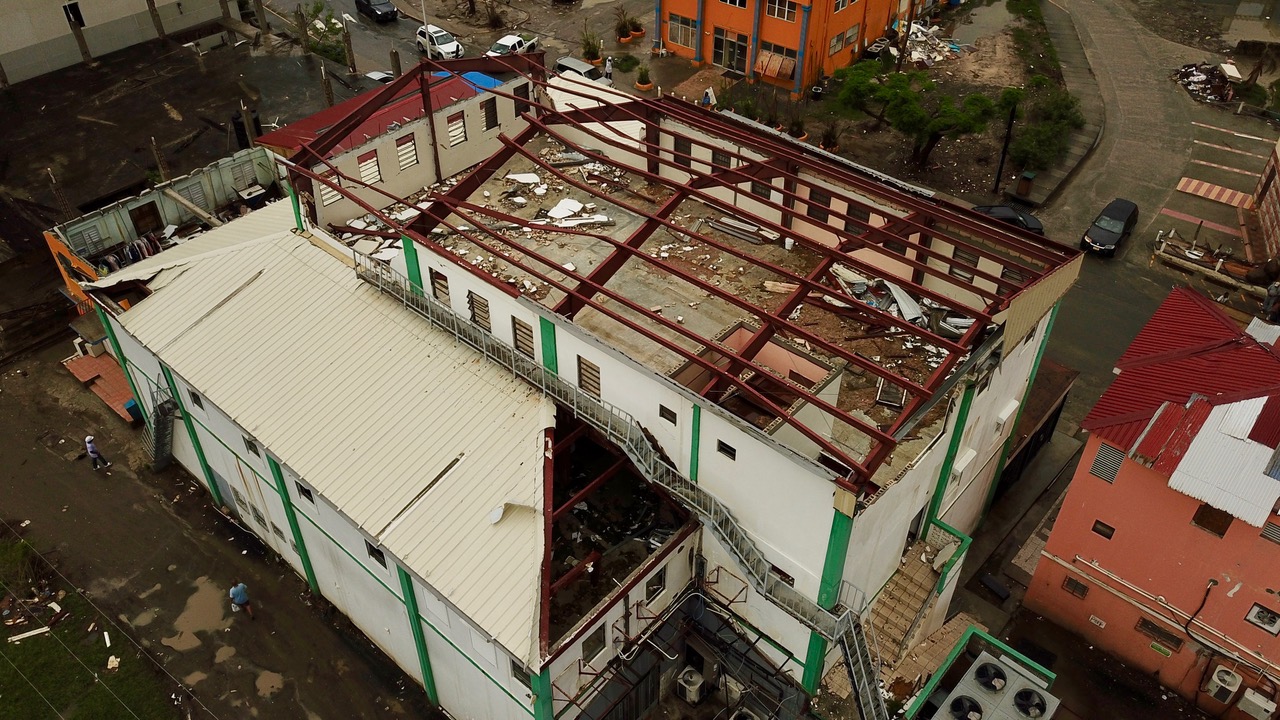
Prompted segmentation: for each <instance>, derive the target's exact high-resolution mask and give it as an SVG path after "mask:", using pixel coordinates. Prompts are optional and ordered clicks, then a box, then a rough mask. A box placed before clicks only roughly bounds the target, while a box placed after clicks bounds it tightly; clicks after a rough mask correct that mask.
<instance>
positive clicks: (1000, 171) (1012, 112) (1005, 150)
mask: <svg viewBox="0 0 1280 720" xmlns="http://www.w3.org/2000/svg"><path fill="white" fill-rule="evenodd" d="M1017 117H1018V103H1014V104H1013V106H1012V107H1010V108H1009V123H1008V124H1007V125H1005V128H1004V145H1002V146H1001V147H1000V165H999V166H998V167H997V168H996V181H995V184H994V185H992V186H991V192H992V194H996V193H999V192H1000V178H1001V177H1003V176H1004V159H1005V157H1006V156H1008V154H1009V140H1010V139H1012V138H1013V121H1014V120H1015V119H1017Z"/></svg>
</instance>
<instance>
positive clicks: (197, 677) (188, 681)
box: [182, 670, 209, 687]
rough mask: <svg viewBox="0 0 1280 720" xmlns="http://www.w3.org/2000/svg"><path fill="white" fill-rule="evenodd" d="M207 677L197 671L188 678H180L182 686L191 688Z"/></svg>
mask: <svg viewBox="0 0 1280 720" xmlns="http://www.w3.org/2000/svg"><path fill="white" fill-rule="evenodd" d="M207 677H209V676H208V675H205V674H204V673H202V672H200V671H199V670H197V671H195V672H193V673H191V674H190V675H188V676H186V677H184V678H182V684H183V685H186V686H187V687H193V686H195V684H196V683H198V682H200V681H201V680H203V679H205V678H207Z"/></svg>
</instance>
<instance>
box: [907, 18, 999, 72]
mask: <svg viewBox="0 0 1280 720" xmlns="http://www.w3.org/2000/svg"><path fill="white" fill-rule="evenodd" d="M941 35H942V28H940V27H938V26H937V25H931V26H928V27H926V26H924V25H921V24H920V23H914V22H913V23H911V32H910V33H909V34H908V35H907V59H909V60H910V61H911V62H913V63H915V64H917V65H924V66H925V67H933V65H934V63H940V62H943V61H946V60H954V59H955V58H958V57H960V56H961V55H966V54H968V53H971V52H974V51H976V50H977V48H976V47H975V46H973V45H968V44H963V43H960V42H958V41H956V40H955V39H954V38H945V37H941ZM889 51H890V53H892V54H893V56H894V57H897V56H898V50H897V48H894V47H893V46H890V50H889Z"/></svg>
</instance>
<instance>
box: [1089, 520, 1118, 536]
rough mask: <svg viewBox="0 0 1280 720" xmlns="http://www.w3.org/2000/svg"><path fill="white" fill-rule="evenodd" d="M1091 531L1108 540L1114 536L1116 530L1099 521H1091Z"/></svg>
mask: <svg viewBox="0 0 1280 720" xmlns="http://www.w3.org/2000/svg"><path fill="white" fill-rule="evenodd" d="M1093 531H1094V532H1095V533H1097V534H1099V535H1101V536H1102V537H1104V538H1106V539H1108V540H1110V539H1111V536H1112V535H1115V534H1116V529H1115V528H1113V527H1111V526H1110V525H1108V524H1106V523H1104V522H1102V521H1101V520H1094V521H1093Z"/></svg>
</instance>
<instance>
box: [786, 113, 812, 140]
mask: <svg viewBox="0 0 1280 720" xmlns="http://www.w3.org/2000/svg"><path fill="white" fill-rule="evenodd" d="M787 134H788V135H790V136H791V137H793V138H795V139H797V140H808V139H809V133H807V132H805V131H804V117H802V116H800V115H793V116H791V123H790V124H789V125H787Z"/></svg>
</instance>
